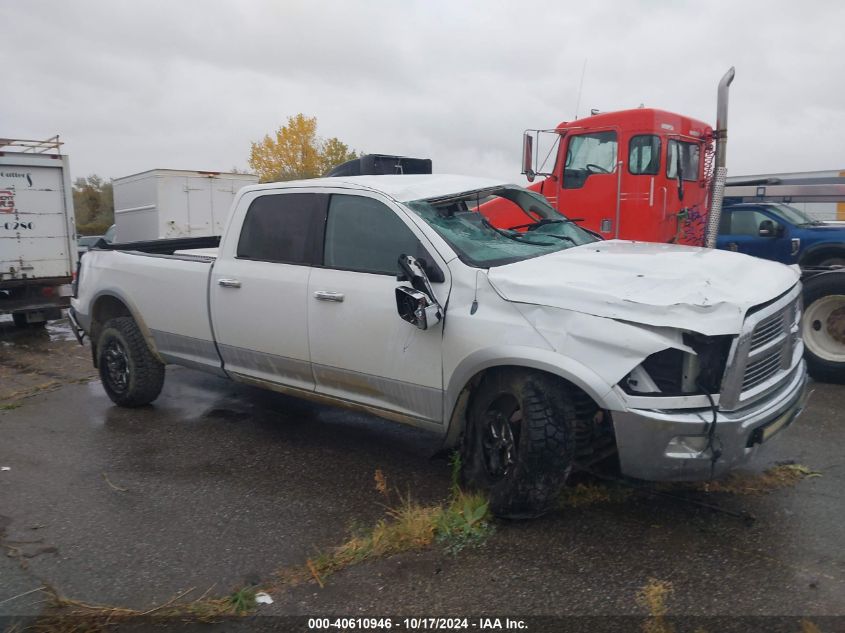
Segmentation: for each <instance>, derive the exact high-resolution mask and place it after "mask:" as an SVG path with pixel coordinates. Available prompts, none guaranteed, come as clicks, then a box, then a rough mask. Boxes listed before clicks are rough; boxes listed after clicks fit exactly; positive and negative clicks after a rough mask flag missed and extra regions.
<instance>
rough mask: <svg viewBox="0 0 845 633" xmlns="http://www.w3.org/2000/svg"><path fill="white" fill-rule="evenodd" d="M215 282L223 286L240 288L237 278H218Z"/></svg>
mask: <svg viewBox="0 0 845 633" xmlns="http://www.w3.org/2000/svg"><path fill="white" fill-rule="evenodd" d="M217 284H218V285H220V286H223V287H224V288H240V287H241V282H240V281H239V280H237V279H218V280H217Z"/></svg>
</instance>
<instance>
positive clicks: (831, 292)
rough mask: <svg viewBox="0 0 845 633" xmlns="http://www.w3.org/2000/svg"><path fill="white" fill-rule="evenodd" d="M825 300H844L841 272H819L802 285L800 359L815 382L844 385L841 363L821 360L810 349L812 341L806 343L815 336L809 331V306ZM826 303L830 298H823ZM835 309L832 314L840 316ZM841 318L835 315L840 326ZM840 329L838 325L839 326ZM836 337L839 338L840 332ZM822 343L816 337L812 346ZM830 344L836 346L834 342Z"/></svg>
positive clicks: (844, 370)
mask: <svg viewBox="0 0 845 633" xmlns="http://www.w3.org/2000/svg"><path fill="white" fill-rule="evenodd" d="M828 297H845V271H843V272H835V273H822V274H821V275H817V276H815V277H810V278H809V279H807V280H806V281H805V282H804V315H803V317H802V332H803V336H804V360H806V361H807V372H808V373H809V374H810V376H812V377H813V379H815V380H818V381H819V382H829V383H835V384H845V362H836V361H835V360H831V359H828V358H823V357H822V356H820V355H819V354H817V353H816V352H815V351H814V350H813V349H812V348H813V347H814V344H813V341H810V342H809V344H808V339H809V338H811V337H815V336H816V335H815V332H813V331H810V328H812V329H813V330H815V328H814V327H813V323H810V321H812V320H813V313H814V310H813V303H815V302H816V301H819V300H821V299H825V298H828ZM827 300H828V301H829V300H830V299H827ZM842 306H845V299H843V303H842ZM840 310H842V308H841V307H840V308H838V309H837V310H836V312H837V313H838V314H840V315H841V312H840ZM841 319H842V316H839V320H840V323H841ZM818 325H819V326H820V327H825V326H826V325H827V324H826V323H825V324H821V323H820V324H818ZM840 327H841V326H840ZM838 336H840V337H841V336H842V334H841V330H840V331H839V334H838ZM823 344H824V340H823V338H820V340H819V342H818V343H816V345H815V346H819V345H823ZM834 345H837V344H836V343H834Z"/></svg>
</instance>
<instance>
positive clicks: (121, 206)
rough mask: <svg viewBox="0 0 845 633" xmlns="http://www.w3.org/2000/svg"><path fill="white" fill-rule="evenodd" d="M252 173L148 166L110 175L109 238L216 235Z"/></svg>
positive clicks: (250, 181) (255, 178) (254, 178)
mask: <svg viewBox="0 0 845 633" xmlns="http://www.w3.org/2000/svg"><path fill="white" fill-rule="evenodd" d="M257 182H258V176H256V175H254V174H234V173H223V172H214V171H190V170H183V169H151V170H149V171H145V172H141V173H140V174H133V175H131V176H124V177H123V178H116V179H115V180H113V181H112V185H113V187H114V221H115V241H117V242H137V241H142V240H155V239H160V238H175V237H203V236H208V235H222V234H223V229H224V228H225V227H226V221H227V220H228V219H229V211H230V209H231V207H232V201H233V200H234V199H235V194H237V192H238V191H239V190H240V189H241V187H245V186H246V185H254V184H255V183H257Z"/></svg>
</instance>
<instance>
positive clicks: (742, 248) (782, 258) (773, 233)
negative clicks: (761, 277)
mask: <svg viewBox="0 0 845 633" xmlns="http://www.w3.org/2000/svg"><path fill="white" fill-rule="evenodd" d="M716 245H717V247H718V248H721V249H724V250H729V251H738V252H740V253H746V254H747V255H754V256H755V257H762V258H763V259H771V260H774V261H778V262H782V263H784V264H799V265H801V266H802V267H811V266H812V267H827V266H845V223H843V224H830V223H826V222H821V221H819V220H815V219H813V218H811V217H809V216H808V215H807V214H806V213H804V212H803V211H801V210H800V209H796V208H795V207H791V206H789V205H787V204H781V203H775V202H761V203H743V204H734V205H730V206H726V207H725V208H724V209H723V210H722V218H721V222H720V223H719V238H718V241H717V242H716Z"/></svg>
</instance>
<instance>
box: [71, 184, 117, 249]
mask: <svg viewBox="0 0 845 633" xmlns="http://www.w3.org/2000/svg"><path fill="white" fill-rule="evenodd" d="M73 209H74V214H75V216H76V230H77V232H78V233H80V234H82V235H101V234H103V233H105V232H106V230H108V228H109V227H110V226H111V225H112V224H114V194H113V191H112V184H111V182H106V181H105V180H104V179H103V178H100V177H99V176H97V175H96V174H94V175H91V176H88V177H87V178H77V179H76V181H75V182H74V183H73Z"/></svg>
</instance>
